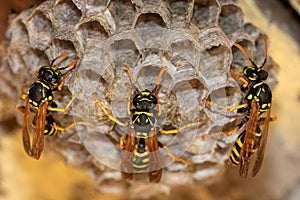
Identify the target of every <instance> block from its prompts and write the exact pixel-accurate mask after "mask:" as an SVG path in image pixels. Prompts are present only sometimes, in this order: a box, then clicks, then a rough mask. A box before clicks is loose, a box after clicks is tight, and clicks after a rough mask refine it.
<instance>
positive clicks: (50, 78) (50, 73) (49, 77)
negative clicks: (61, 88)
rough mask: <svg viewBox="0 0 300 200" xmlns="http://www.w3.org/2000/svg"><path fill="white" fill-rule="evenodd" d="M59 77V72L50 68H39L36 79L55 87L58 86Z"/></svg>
mask: <svg viewBox="0 0 300 200" xmlns="http://www.w3.org/2000/svg"><path fill="white" fill-rule="evenodd" d="M61 76H62V75H61V72H60V71H59V70H58V69H56V68H54V67H52V66H44V67H41V68H40V70H39V71H38V78H39V79H42V80H44V81H46V82H47V83H49V84H50V85H52V86H57V85H58V84H59V82H60V81H61Z"/></svg>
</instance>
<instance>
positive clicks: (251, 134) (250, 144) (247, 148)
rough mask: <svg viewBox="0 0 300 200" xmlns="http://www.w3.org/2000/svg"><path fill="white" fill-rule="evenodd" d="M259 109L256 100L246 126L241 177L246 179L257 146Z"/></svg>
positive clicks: (241, 158)
mask: <svg viewBox="0 0 300 200" xmlns="http://www.w3.org/2000/svg"><path fill="white" fill-rule="evenodd" d="M258 108H259V105H258V103H257V102H256V101H255V100H252V102H251V109H250V115H249V119H248V122H247V125H246V133H245V134H246V135H245V139H244V143H243V146H242V149H241V153H240V176H241V177H243V178H246V177H247V175H248V171H249V166H250V162H251V155H252V154H253V149H254V146H255V139H256V130H257V126H258V111H259V110H258Z"/></svg>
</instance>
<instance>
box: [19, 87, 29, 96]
mask: <svg viewBox="0 0 300 200" xmlns="http://www.w3.org/2000/svg"><path fill="white" fill-rule="evenodd" d="M27 96H28V95H27V94H24V84H23V85H22V88H21V94H20V96H19V99H23V100H24V99H26V98H27Z"/></svg>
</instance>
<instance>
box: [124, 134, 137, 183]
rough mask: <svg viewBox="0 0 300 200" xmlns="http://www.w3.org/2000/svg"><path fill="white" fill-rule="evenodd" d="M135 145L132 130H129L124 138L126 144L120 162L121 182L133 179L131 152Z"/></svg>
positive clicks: (132, 155)
mask: <svg viewBox="0 0 300 200" xmlns="http://www.w3.org/2000/svg"><path fill="white" fill-rule="evenodd" d="M134 145H135V137H134V129H133V128H129V133H128V135H127V136H126V143H125V148H124V153H123V156H122V162H121V171H122V178H123V180H132V179H133V157H134V154H133V151H134Z"/></svg>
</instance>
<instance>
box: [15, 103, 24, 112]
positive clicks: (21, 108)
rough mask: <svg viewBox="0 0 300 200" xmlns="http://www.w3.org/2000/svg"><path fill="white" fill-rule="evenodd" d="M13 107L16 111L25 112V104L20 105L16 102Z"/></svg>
mask: <svg viewBox="0 0 300 200" xmlns="http://www.w3.org/2000/svg"><path fill="white" fill-rule="evenodd" d="M15 109H16V110H17V111H20V112H21V113H23V114H25V106H21V105H19V104H17V105H16V107H15Z"/></svg>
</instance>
